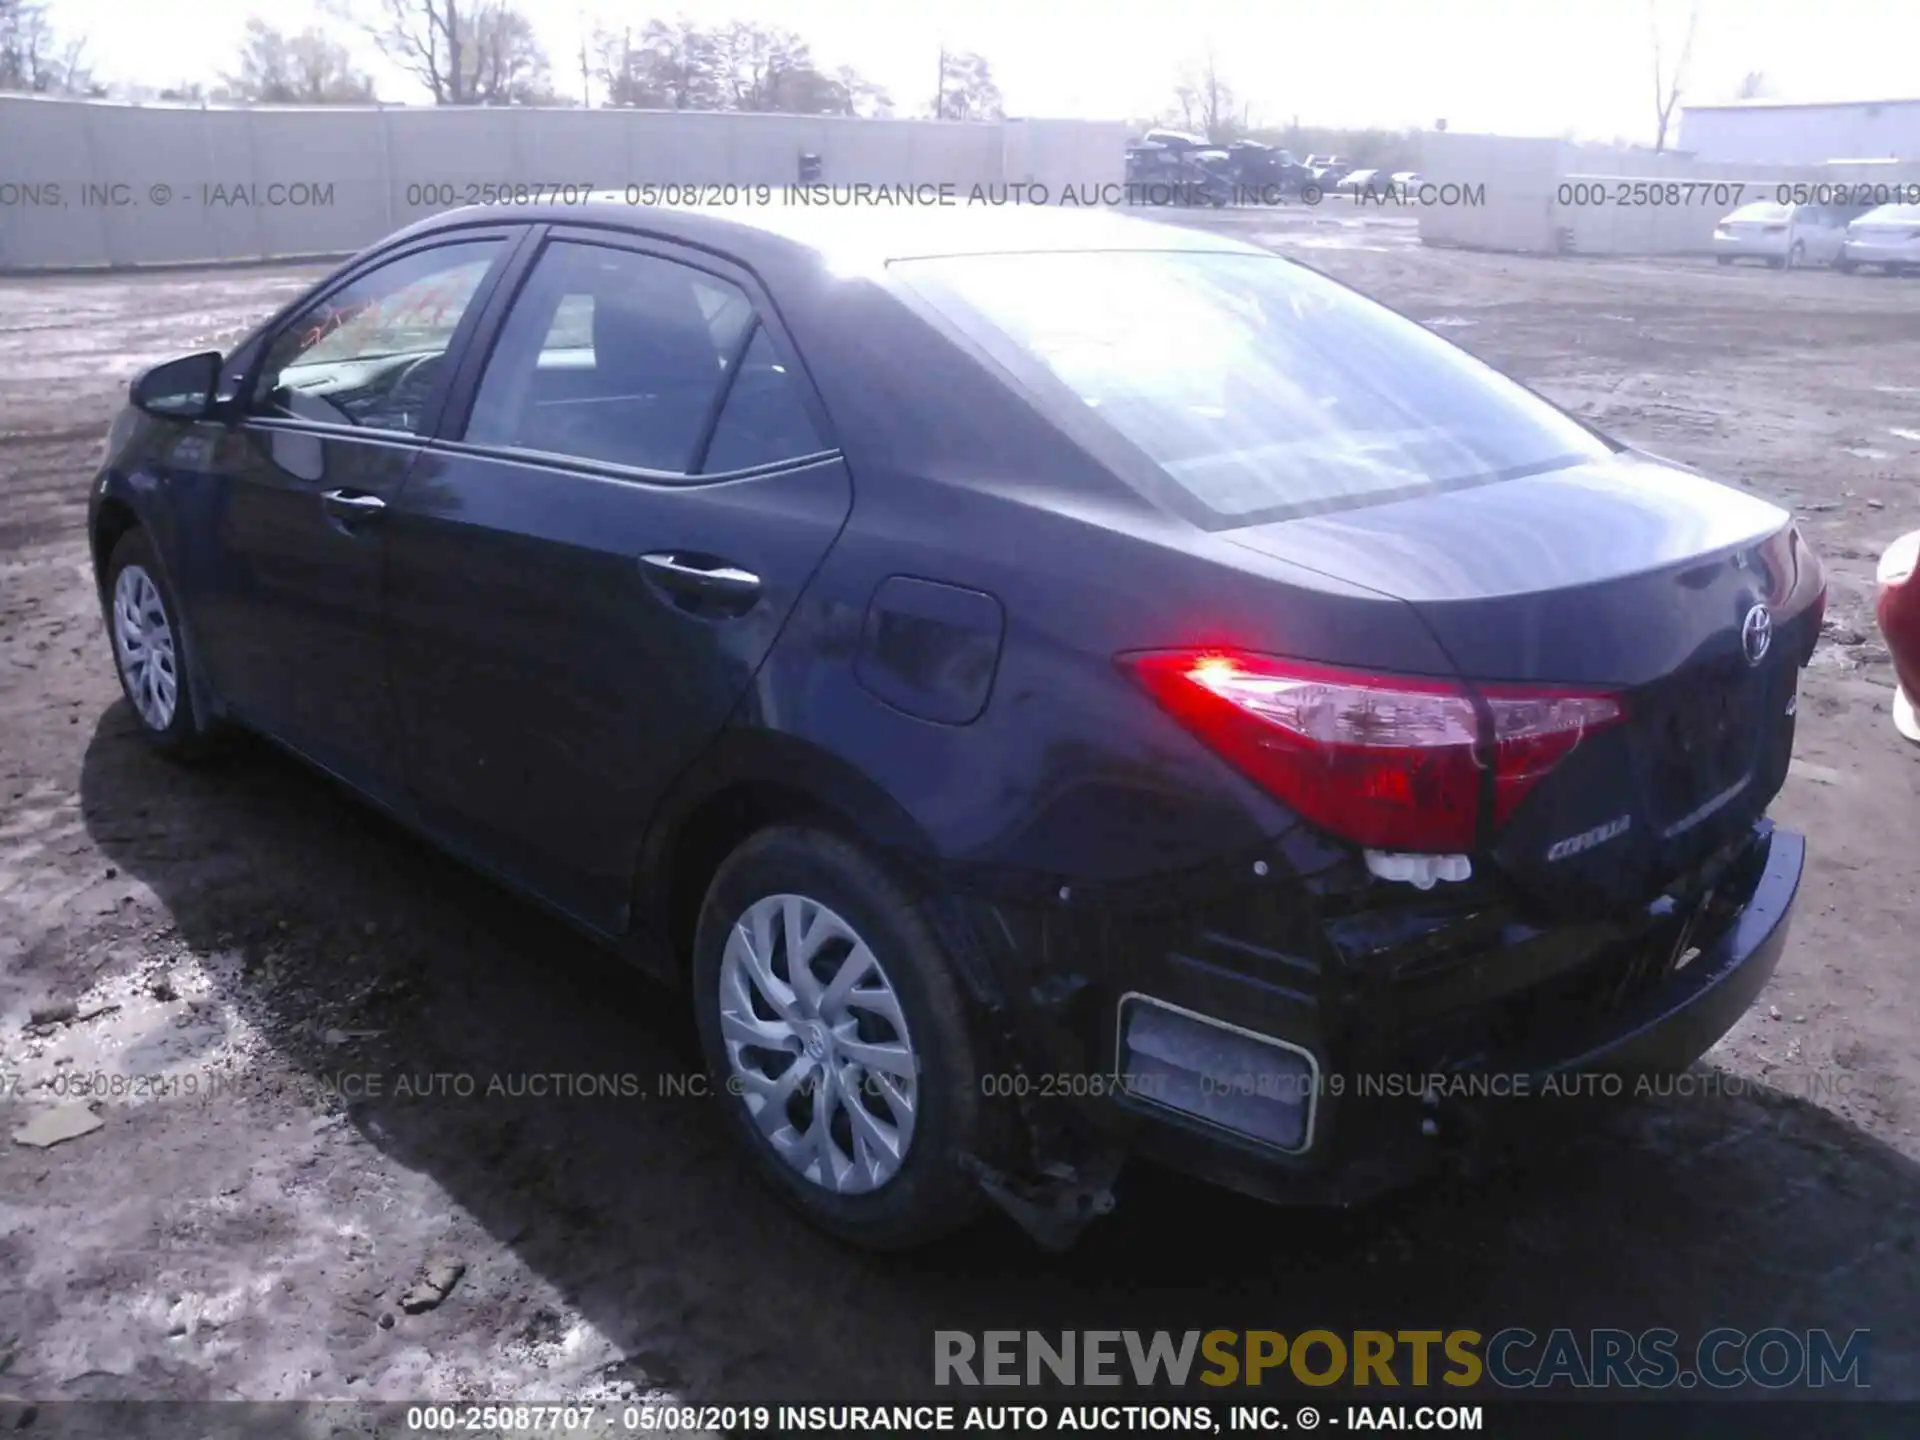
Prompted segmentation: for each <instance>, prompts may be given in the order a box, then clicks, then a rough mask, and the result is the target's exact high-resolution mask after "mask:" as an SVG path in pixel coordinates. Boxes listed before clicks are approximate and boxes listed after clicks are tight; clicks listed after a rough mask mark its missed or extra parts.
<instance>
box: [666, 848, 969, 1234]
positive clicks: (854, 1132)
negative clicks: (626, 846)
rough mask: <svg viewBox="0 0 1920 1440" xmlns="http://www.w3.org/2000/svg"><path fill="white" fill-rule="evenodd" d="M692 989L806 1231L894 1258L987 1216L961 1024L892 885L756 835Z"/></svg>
mask: <svg viewBox="0 0 1920 1440" xmlns="http://www.w3.org/2000/svg"><path fill="white" fill-rule="evenodd" d="M693 985H694V1007H695V1012H696V1016H697V1019H698V1021H699V1029H700V1044H701V1049H702V1051H703V1052H704V1054H705V1057H706V1062H707V1067H708V1070H709V1071H710V1073H711V1075H712V1077H713V1080H714V1083H715V1093H716V1094H718V1095H719V1096H720V1097H721V1098H720V1103H721V1104H722V1105H724V1106H725V1107H726V1110H727V1112H728V1115H729V1118H730V1122H731V1123H732V1125H733V1126H734V1129H735V1132H736V1134H737V1135H738V1136H739V1138H740V1141H741V1143H742V1144H743V1145H744V1146H745V1148H746V1150H747V1152H748V1154H749V1156H750V1157H751V1158H752V1161H753V1164H754V1166H755V1168H756V1169H758V1170H759V1171H760V1173H761V1175H762V1176H763V1177H764V1178H765V1179H766V1180H767V1181H768V1182H769V1183H770V1184H771V1185H772V1186H773V1187H774V1188H775V1189H776V1190H777V1191H778V1192H779V1193H780V1194H781V1195H783V1196H784V1197H785V1198H786V1199H787V1200H788V1201H789V1202H790V1203H792V1204H793V1205H795V1206H796V1207H797V1208H798V1209H799V1210H800V1211H801V1212H802V1213H803V1214H805V1215H806V1216H807V1218H808V1219H810V1220H812V1221H813V1222H814V1223H815V1224H816V1225H819V1226H820V1227H821V1228H823V1229H825V1230H827V1231H830V1232H831V1233H833V1234H835V1235H837V1236H839V1237H840V1238H842V1239H844V1240H848V1241H851V1242H853V1243H854V1244H857V1245H862V1246H866V1247H868V1248H871V1249H880V1250H894V1249H904V1248H907V1247H909V1246H913V1245H919V1244H924V1243H926V1242H928V1241H931V1240H934V1239H937V1238H938V1237H940V1236H942V1235H945V1234H947V1233H949V1232H950V1231H952V1230H955V1229H957V1228H959V1227H960V1226H961V1225H964V1224H965V1223H967V1222H968V1221H969V1220H971V1219H972V1218H973V1217H974V1216H975V1215H976V1214H977V1213H978V1212H979V1210H980V1209H981V1206H982V1203H983V1199H984V1197H983V1195H982V1192H981V1190H980V1188H979V1186H978V1185H977V1183H976V1182H975V1181H974V1179H973V1178H972V1176H971V1175H970V1174H968V1172H967V1171H966V1170H965V1169H964V1168H963V1166H962V1163H961V1157H962V1156H964V1155H966V1154H968V1153H970V1152H971V1151H973V1150H974V1149H975V1148H976V1144H977V1140H978V1136H979V1133H980V1129H981V1098H980V1094H981V1089H980V1076H979V1071H978V1068H977V1063H976V1059H975V1050H974V1045H973V1041H972V1037H971V1035H970V1034H969V1031H968V1026H967V1020H966V1010H965V1007H964V1004H963V1001H962V997H961V995H960V992H959V989H958V987H957V986H956V984H955V983H954V979H953V973H952V969H951V967H950V966H949V964H948V962H947V958H946V955H945V952H944V950H943V949H942V947H941V945H940V942H939V940H938V938H937V937H936V936H935V934H934V932H933V929H932V927H931V926H930V925H929V924H928V923H927V921H926V920H925V918H924V917H923V916H922V914H921V912H920V909H919V907H918V906H917V905H916V903H915V901H914V899H913V897H912V895H911V894H910V893H909V891H908V889H907V888H906V887H905V886H904V885H903V884H902V882H901V881H900V880H899V879H898V878H897V877H895V876H894V875H893V874H891V873H890V872H889V871H887V870H886V869H884V868H883V867H882V866H881V865H880V864H878V863H877V862H876V861H875V860H874V859H872V858H871V857H870V856H868V855H866V854H865V853H864V852H862V851H861V850H860V849H858V848H857V847H856V846H854V845H852V844H849V843H848V842H847V841H845V840H842V839H840V838H839V837H838V836H835V835H831V834H828V833H827V832H825V831H822V830H817V829H812V828H804V827H786V826H783V827H778V828H774V829H769V830H763V831H761V832H760V833H759V834H757V835H754V836H753V837H752V838H750V839H749V840H747V841H746V842H745V843H744V844H743V845H741V846H740V848H739V849H738V850H736V851H735V852H734V853H733V854H732V855H731V856H729V857H728V858H727V860H726V862H725V863H724V864H722V865H721V867H720V870H719V872H718V873H717V874H716V875H715V876H714V879H713V883H712V885H711V886H710V887H709V889H708V891H707V897H706V900H705V902H704V903H703V904H702V906H701V911H700V921H699V925H698V928H697V930H696V933H695V939H694V956H693Z"/></svg>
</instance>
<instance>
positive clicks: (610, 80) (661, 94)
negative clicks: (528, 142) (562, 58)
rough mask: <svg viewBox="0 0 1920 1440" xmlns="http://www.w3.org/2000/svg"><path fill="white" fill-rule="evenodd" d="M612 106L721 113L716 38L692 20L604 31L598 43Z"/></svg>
mask: <svg viewBox="0 0 1920 1440" xmlns="http://www.w3.org/2000/svg"><path fill="white" fill-rule="evenodd" d="M594 45H595V49H596V50H597V51H598V52H599V56H600V79H601V82H602V83H603V84H604V85H605V86H606V89H607V104H609V105H631V106H635V107H638V108H641V109H648V110H720V109H724V108H725V105H726V97H725V95H724V94H723V92H722V89H721V84H720V76H719V69H720V57H719V53H718V47H717V45H716V42H715V39H714V36H713V35H712V34H710V33H709V32H708V31H706V30H703V29H701V28H700V27H699V26H698V25H695V24H693V23H692V22H690V21H687V20H674V21H666V20H650V21H648V22H647V25H646V28H645V29H643V30H642V31H641V32H640V34H639V35H638V36H636V35H635V34H634V33H633V31H632V30H621V31H620V32H619V33H617V34H609V33H608V32H606V31H601V32H600V33H599V34H598V35H597V36H596V37H595V41H594Z"/></svg>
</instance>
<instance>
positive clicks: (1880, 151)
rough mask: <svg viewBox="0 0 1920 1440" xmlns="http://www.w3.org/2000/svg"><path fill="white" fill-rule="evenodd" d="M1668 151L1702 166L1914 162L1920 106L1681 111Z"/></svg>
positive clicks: (1919, 146)
mask: <svg viewBox="0 0 1920 1440" xmlns="http://www.w3.org/2000/svg"><path fill="white" fill-rule="evenodd" d="M1676 145H1677V148H1679V149H1682V150H1687V151H1691V152H1692V153H1693V154H1695V155H1697V156H1699V157H1700V158H1701V159H1702V160H1708V161H1729V162H1734V163H1750V164H1761V165H1818V164H1821V163H1822V162H1824V161H1828V160H1873V159H1899V160H1913V161H1920V99H1913V100H1888V101H1882V102H1880V103H1877V104H1874V103H1860V104H1845V105H1771V104H1765V103H1758V102H1749V103H1746V104H1740V105H1708V106H1685V107H1682V109H1681V112H1680V128H1679V137H1678V140H1677V141H1676Z"/></svg>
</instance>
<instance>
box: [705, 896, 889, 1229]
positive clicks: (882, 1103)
mask: <svg viewBox="0 0 1920 1440" xmlns="http://www.w3.org/2000/svg"><path fill="white" fill-rule="evenodd" d="M720 1035H721V1040H722V1042H723V1044H724V1045H725V1047H726V1054H727V1062H728V1068H729V1071H730V1074H729V1076H728V1081H727V1089H728V1090H729V1091H730V1092H731V1093H733V1094H735V1095H738V1096H739V1097H741V1099H742V1100H743V1101H744V1103H745V1104H746V1107H747V1113H748V1114H749V1115H750V1116H751V1117H752V1120H753V1123H754V1125H755V1126H756V1128H757V1129H758V1130H759V1132H760V1135H761V1137H762V1138H763V1139H764V1140H765V1141H766V1142H767V1144H768V1146H769V1147H771V1149H772V1150H773V1152H774V1153H775V1154H776V1155H778V1156H779V1157H780V1158H781V1160H782V1161H784V1162H785V1163H786V1164H787V1165H788V1166H789V1167H791V1168H792V1169H793V1170H795V1171H797V1172H798V1173H799V1174H801V1175H803V1176H804V1177H806V1179H808V1180H810V1181H812V1182H813V1183H814V1184H816V1185H818V1186H820V1187H821V1188H822V1189H824V1190H829V1191H832V1192H834V1193H835V1194H841V1195H853V1194H863V1193H866V1192H868V1191H873V1190H878V1189H879V1188H880V1187H881V1186H883V1185H885V1184H886V1183H887V1182H888V1181H889V1180H891V1179H892V1178H893V1177H894V1176H895V1175H896V1174H898V1173H899V1170H900V1167H901V1165H902V1164H904V1163H905V1161H906V1158H907V1153H908V1151H909V1149H910V1147H911V1146H912V1144H913V1128H914V1116H915V1113H916V1107H917V1101H918V1086H919V1057H918V1056H917V1055H916V1054H915V1052H914V1048H913V1038H912V1036H911V1035H910V1034H909V1032H908V1029H907V1021H906V1016H905V1014H904V1013H903V1012H902V1010H901V1006H900V998H899V996H898V994H897V993H896V992H895V990H894V987H893V984H892V982H891V981H890V980H889V979H888V978H887V973H886V970H885V969H884V968H883V967H882V966H881V963H880V961H879V958H878V957H877V956H875V955H874V953H873V951H872V950H871V949H870V948H869V947H868V946H867V943H866V942H865V941H864V940H862V939H861V938H860V936H859V935H858V934H857V933H856V932H855V930H854V929H853V927H852V926H851V925H849V924H848V923H847V922H846V921H845V920H844V919H842V918H841V917H840V916H839V915H837V914H835V913H834V912H833V911H831V910H829V909H828V908H827V907H826V906H824V905H822V904H820V903H819V902H818V901H816V900H811V899H809V898H807V897H806V896H804V895H768V896H766V897H764V898H763V899H760V900H757V901H755V902H754V903H753V904H752V905H750V906H748V907H747V909H746V911H745V912H744V913H743V914H742V915H741V916H740V918H739V919H738V920H737V921H736V922H735V923H734V926H733V929H732V931H731V933H729V935H728V936H727V943H726V949H725V951H724V952H723V953H722V955H721V960H720Z"/></svg>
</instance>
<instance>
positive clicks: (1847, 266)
mask: <svg viewBox="0 0 1920 1440" xmlns="http://www.w3.org/2000/svg"><path fill="white" fill-rule="evenodd" d="M1833 268H1834V269H1836V270H1838V271H1839V272H1840V273H1841V274H1842V275H1851V274H1853V272H1854V271H1855V270H1857V269H1859V268H1860V267H1859V266H1857V265H1855V264H1854V262H1853V261H1851V260H1849V259H1847V257H1846V256H1844V255H1842V256H1841V257H1840V258H1839V259H1838V260H1835V261H1834V262H1833Z"/></svg>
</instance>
